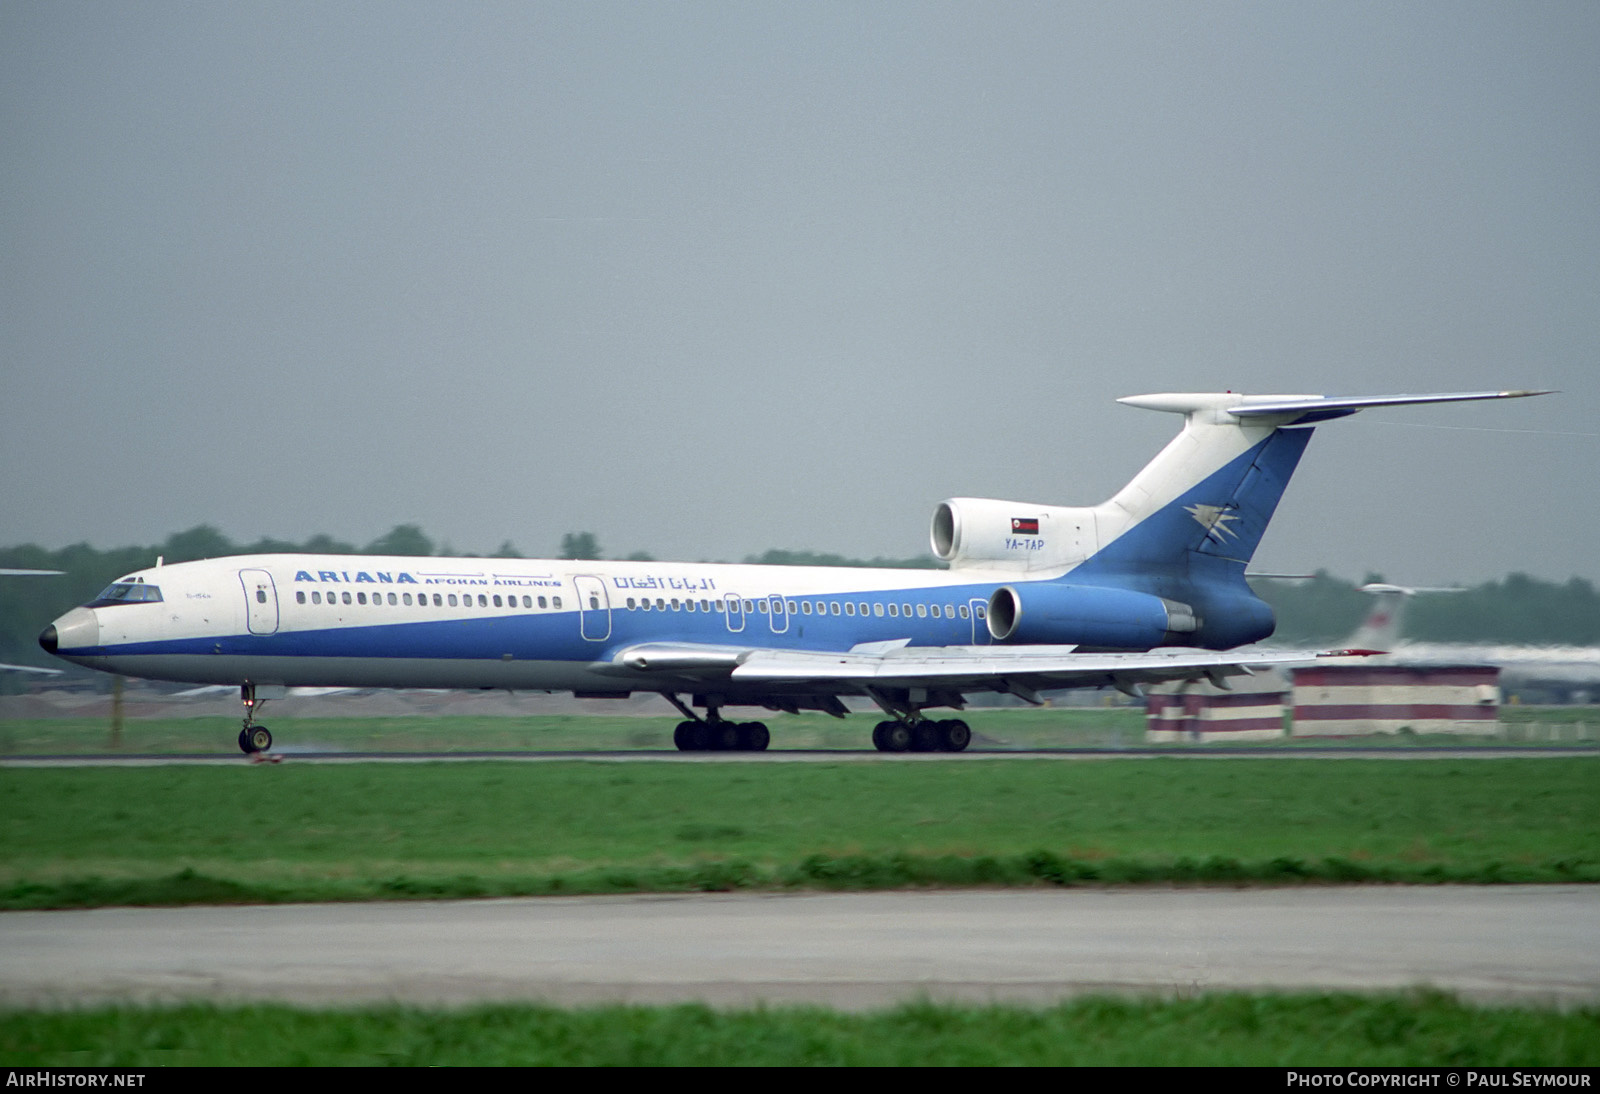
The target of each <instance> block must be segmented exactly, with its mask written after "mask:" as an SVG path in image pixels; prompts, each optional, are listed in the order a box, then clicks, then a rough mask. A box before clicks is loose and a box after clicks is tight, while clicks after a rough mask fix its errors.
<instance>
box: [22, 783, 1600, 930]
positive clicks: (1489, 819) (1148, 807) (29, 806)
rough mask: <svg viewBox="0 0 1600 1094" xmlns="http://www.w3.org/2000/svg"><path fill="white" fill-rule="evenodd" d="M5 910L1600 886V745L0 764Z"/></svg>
mask: <svg viewBox="0 0 1600 1094" xmlns="http://www.w3.org/2000/svg"><path fill="white" fill-rule="evenodd" d="M0 801H4V802H5V808H4V809H0V906H3V907H7V908H46V907H92V906H97V905H117V904H120V905H130V904H132V905H138V904H186V903H208V904H210V903H229V902H279V901H320V900H374V899H395V898H406V897H427V898H437V897H487V896H524V895H544V894H558V893H559V894H605V893H632V892H650V891H657V892H685V891H726V890H739V889H883V888H907V887H941V886H942V887H969V886H1002V885H1080V884H1140V883H1179V884H1184V883H1197V884H1296V883H1323V882H1336V883H1350V882H1406V883H1437V882H1476V883H1486V882H1487V883H1495V882H1596V881H1600V810H1596V809H1595V808H1594V803H1595V802H1596V801H1600V762H1596V761H1595V760H1594V759H1591V758H1587V757H1564V758H1548V759H1525V760H1513V759H1500V760H1495V761H1493V762H1483V761H1476V760H1455V761H1450V760H1429V761H1425V762H1421V761H1413V760H1345V761H1340V762H1338V763H1329V762H1326V761H1318V760H1232V761H1228V762H1226V763H1221V764H1194V763H1189V762H1185V761H1182V760H1160V759H1154V760H1141V761H1138V762H1117V763H1061V762H1056V761H1038V762H1028V761H996V762H994V763H983V762H973V763H958V764H896V763H883V764H848V763H847V764H819V763H806V764H760V765H752V764H720V763H702V764H615V763H598V762H597V763H578V762H574V763H553V764H532V765H529V764H499V763H456V764H415V765H412V764H406V765H383V764H370V765H369V764H356V765H311V764H300V765H295V764H293V763H285V764H282V765H276V766H250V765H246V764H241V765H240V766H238V767H229V768H191V767H150V768H133V769H121V768H115V769H107V768H93V769H5V770H0Z"/></svg>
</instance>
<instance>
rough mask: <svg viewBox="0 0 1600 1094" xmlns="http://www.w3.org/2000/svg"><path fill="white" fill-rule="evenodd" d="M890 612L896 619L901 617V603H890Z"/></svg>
mask: <svg viewBox="0 0 1600 1094" xmlns="http://www.w3.org/2000/svg"><path fill="white" fill-rule="evenodd" d="M889 614H890V615H892V616H894V617H895V618H896V619H899V618H900V605H898V604H890V605H889Z"/></svg>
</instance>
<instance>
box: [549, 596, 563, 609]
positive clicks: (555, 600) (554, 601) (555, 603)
mask: <svg viewBox="0 0 1600 1094" xmlns="http://www.w3.org/2000/svg"><path fill="white" fill-rule="evenodd" d="M550 605H551V607H555V608H559V607H561V598H560V597H559V596H552V597H551V598H550Z"/></svg>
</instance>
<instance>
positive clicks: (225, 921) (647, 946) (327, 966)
mask: <svg viewBox="0 0 1600 1094" xmlns="http://www.w3.org/2000/svg"><path fill="white" fill-rule="evenodd" d="M1596 938H1600V886H1489V887H1473V886H1427V887H1403V886H1393V887H1380V886H1371V887H1354V888H1333V887H1329V888H1311V887H1307V888H1295V889H1238V890H1224V889H1119V890H1093V889H1068V890H1051V891H1040V890H1008V891H982V892H972V891H959V892H913V893H904V892H896V893H866V894H858V893H856V894H801V895H750V894H738V895H703V896H657V897H604V898H597V897H581V898H580V897H574V898H545V899H526V900H492V901H463V902H451V903H426V902H417V903H387V904H327V905H285V906H265V907H230V908H173V909H102V910H95V911H69V912H7V913H3V914H0V1004H5V1005H12V1006H16V1005H22V1006H39V1005H74V1004H81V1003H84V1002H91V1001H101V1000H141V1001H153V1000H177V999H211V1000H247V999H249V1000H281V1001H289V1002H295V1003H301V1004H356V1003H367V1002H386V1001H403V1002H411V1003H425V1004H461V1003H469V1002H478V1001H487V1000H538V1001H547V1002H555V1003H561V1004H585V1003H597V1002H610V1001H627V1002H640V1003H661V1002H675V1001H685V1000H700V1001H705V1002H709V1003H712V1004H716V1005H752V1004H756V1003H793V1002H811V1003H823V1004H828V1005H832V1006H838V1007H842V1008H851V1009H857V1008H866V1007H875V1006H883V1005H889V1004H892V1003H895V1002H897V1001H901V1000H906V999H914V998H932V999H960V1000H1003V1001H1020V1002H1029V1003H1043V1002H1049V1001H1053V1000H1056V999H1060V998H1063V997H1070V996H1074V995H1081V994H1086V993H1096V992H1119V993H1137V994H1143V993H1156V994H1161V995H1166V996H1173V995H1177V996H1185V995H1192V994H1195V993H1198V992H1209V991H1219V990H1313V989H1337V990H1375V989H1402V988H1408V987H1414V986H1422V985H1427V986H1432V987H1437V988H1441V989H1446V990H1450V991H1453V992H1456V993H1459V994H1461V995H1463V996H1465V997H1469V998H1473V999H1480V1000H1496V1001H1507V1000H1510V1001H1523V1002H1531V1003H1540V1004H1563V1005H1572V1004H1577V1003H1588V1004H1593V1003H1597V1002H1600V948H1597V947H1596V946H1595V945H1594V940H1595V939H1596Z"/></svg>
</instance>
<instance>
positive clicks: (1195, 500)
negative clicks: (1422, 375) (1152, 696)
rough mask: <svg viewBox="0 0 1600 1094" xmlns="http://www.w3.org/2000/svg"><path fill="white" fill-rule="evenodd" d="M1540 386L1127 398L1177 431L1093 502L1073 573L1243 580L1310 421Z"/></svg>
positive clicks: (1506, 394)
mask: <svg viewBox="0 0 1600 1094" xmlns="http://www.w3.org/2000/svg"><path fill="white" fill-rule="evenodd" d="M1540 394H1545V393H1544V392H1539V391H1478V392H1456V393H1451V394H1443V395H1389V396H1355V397H1335V398H1329V397H1326V396H1321V395H1238V394H1235V393H1232V392H1225V393H1203V394H1163V395H1134V396H1129V397H1128V398H1125V399H1120V400H1118V401H1119V402H1122V403H1125V404H1127V405H1129V406H1136V407H1140V408H1142V409H1146V410H1160V411H1166V412H1169V413H1174V414H1182V415H1183V416H1184V426H1183V431H1182V432H1181V433H1179V434H1178V436H1177V437H1176V438H1174V439H1173V441H1172V443H1170V444H1169V445H1167V447H1166V448H1164V449H1163V450H1162V451H1161V453H1160V454H1159V455H1157V456H1156V458H1155V459H1153V460H1151V461H1150V463H1149V464H1148V465H1147V466H1146V467H1145V468H1144V470H1142V471H1140V472H1139V474H1138V475H1136V476H1134V478H1133V481H1131V482H1130V483H1128V485H1127V486H1125V487H1123V488H1122V489H1121V490H1120V491H1118V492H1117V494H1116V495H1115V496H1114V497H1113V498H1112V499H1111V500H1110V501H1108V502H1105V503H1104V504H1102V505H1100V506H1098V507H1096V518H1097V519H1096V525H1097V529H1098V533H1099V536H1098V539H1099V543H1098V547H1099V549H1098V550H1097V551H1096V552H1095V553H1094V554H1093V555H1092V556H1091V557H1090V558H1089V559H1088V560H1086V562H1085V563H1084V564H1083V566H1082V567H1080V568H1079V569H1078V570H1077V571H1076V573H1075V574H1074V577H1075V578H1084V577H1090V576H1092V575H1093V574H1094V573H1095V572H1096V571H1098V572H1100V573H1103V574H1105V575H1107V576H1110V575H1117V576H1129V575H1134V574H1143V575H1151V576H1159V575H1161V574H1163V573H1165V574H1168V575H1171V576H1183V575H1186V574H1187V573H1188V572H1189V570H1190V569H1191V568H1195V567H1198V568H1199V569H1200V570H1202V571H1204V572H1206V573H1210V574H1218V573H1219V568H1220V571H1221V572H1224V573H1226V574H1228V575H1229V576H1238V577H1241V578H1242V577H1243V573H1244V566H1245V564H1246V563H1247V562H1249V560H1250V557H1251V556H1252V555H1253V554H1254V553H1255V550H1256V548H1257V547H1258V546H1259V545H1260V543H1261V537H1262V535H1263V534H1265V532H1266V529H1267V523H1268V522H1269V521H1270V520H1271V519H1272V515H1273V513H1274V512H1275V511H1276V509H1277V506H1278V500H1279V499H1280V498H1281V497H1282V496H1283V492H1284V490H1285V489H1286V488H1287V487H1288V485H1289V479H1290V477H1291V476H1293V474H1294V471H1295V468H1296V467H1297V466H1298V465H1299V463H1300V456H1301V455H1302V454H1303V453H1304V451H1305V447H1306V444H1307V443H1309V441H1310V440H1311V433H1312V425H1313V424H1314V423H1317V422H1323V421H1328V420H1331V419H1334V418H1342V417H1346V416H1348V415H1351V414H1354V413H1356V412H1357V411H1360V410H1364V409H1367V408H1369V407H1379V406H1406V405H1413V404H1421V403H1443V402H1462V401H1467V400H1476V399H1508V398H1519V397H1522V396H1527V395H1540Z"/></svg>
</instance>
